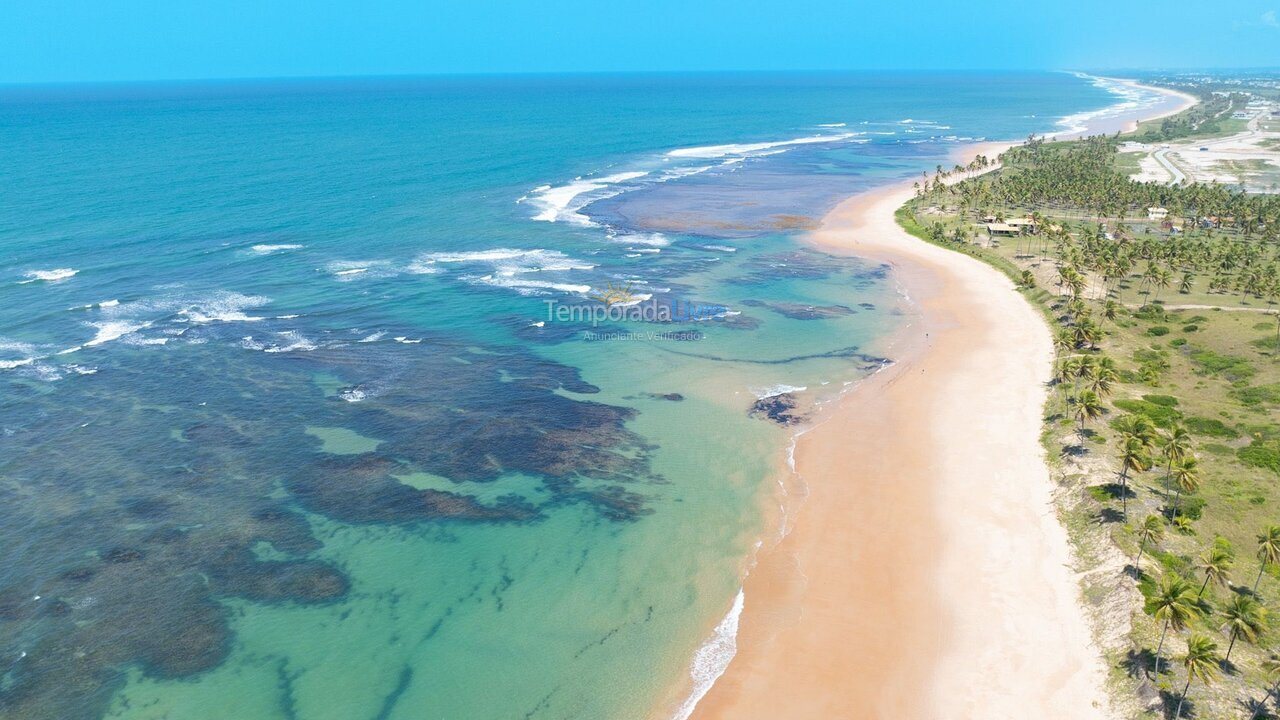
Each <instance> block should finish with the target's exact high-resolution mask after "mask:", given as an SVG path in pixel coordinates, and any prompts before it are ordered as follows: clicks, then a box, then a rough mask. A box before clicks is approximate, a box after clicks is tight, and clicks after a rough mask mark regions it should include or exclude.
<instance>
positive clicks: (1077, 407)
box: [1071, 390, 1103, 437]
mask: <svg viewBox="0 0 1280 720" xmlns="http://www.w3.org/2000/svg"><path fill="white" fill-rule="evenodd" d="M1071 405H1072V414H1074V415H1075V418H1076V420H1078V421H1080V436H1081V437H1083V436H1084V429H1085V422H1087V421H1089V420H1096V419H1098V418H1100V417H1102V410H1103V408H1102V400H1100V399H1099V398H1098V393H1096V392H1094V391H1092V390H1081V391H1080V392H1078V393H1076V394H1075V397H1073V398H1072V399H1071Z"/></svg>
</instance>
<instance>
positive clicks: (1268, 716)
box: [1237, 697, 1280, 720]
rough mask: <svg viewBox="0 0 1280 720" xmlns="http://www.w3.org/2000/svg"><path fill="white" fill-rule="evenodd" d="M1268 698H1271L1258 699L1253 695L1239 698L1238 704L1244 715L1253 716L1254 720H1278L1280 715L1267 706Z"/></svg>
mask: <svg viewBox="0 0 1280 720" xmlns="http://www.w3.org/2000/svg"><path fill="white" fill-rule="evenodd" d="M1267 699H1269V698H1264V699H1258V698H1252V697H1251V698H1245V699H1243V700H1238V701H1237V704H1239V705H1240V710H1241V712H1242V713H1244V715H1243V716H1244V717H1247V718H1252V719H1253V720H1277V718H1280V716H1277V715H1276V714H1275V713H1274V712H1272V711H1271V709H1270V708H1269V707H1267Z"/></svg>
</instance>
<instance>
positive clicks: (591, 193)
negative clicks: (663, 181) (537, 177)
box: [526, 170, 649, 225]
mask: <svg viewBox="0 0 1280 720" xmlns="http://www.w3.org/2000/svg"><path fill="white" fill-rule="evenodd" d="M648 174H649V173H648V171H645V170H632V171H629V172H621V173H615V174H613V175H606V176H604V177H597V178H582V177H578V178H574V180H573V182H571V183H566V184H564V185H556V186H553V185H542V186H539V187H538V188H536V189H534V191H533V194H532V195H531V196H526V197H527V202H529V203H530V204H532V205H534V206H535V207H537V208H539V212H538V214H536V215H534V216H533V219H534V220H542V221H544V222H560V221H566V222H571V223H575V224H578V225H590V224H591V220H590V219H588V218H587V216H586V215H583V214H581V213H579V212H578V211H579V210H581V209H582V208H584V207H586V206H587V205H588V204H589V203H591V202H594V201H596V200H602V199H604V198H606V197H612V196H614V195H617V194H618V193H620V192H623V190H622V189H621V188H619V187H618V186H619V185H621V184H622V183H627V182H630V181H632V180H638V179H640V178H642V177H644V176H646V175H648Z"/></svg>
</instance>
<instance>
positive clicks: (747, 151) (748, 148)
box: [667, 133, 856, 159]
mask: <svg viewBox="0 0 1280 720" xmlns="http://www.w3.org/2000/svg"><path fill="white" fill-rule="evenodd" d="M855 135H856V133H838V134H835V135H811V136H809V137H800V138H792V139H791V140H776V141H774V142H759V143H730V144H727V145H704V146H702V147H690V148H679V149H677V150H671V151H669V152H668V153H667V156H668V157H676V158H708V159H709V158H722V157H726V156H729V155H757V154H759V153H761V152H764V151H768V150H775V149H778V148H786V147H790V146H793V145H810V144H814V143H832V142H839V141H841V140H848V139H849V138H851V137H854V136H855Z"/></svg>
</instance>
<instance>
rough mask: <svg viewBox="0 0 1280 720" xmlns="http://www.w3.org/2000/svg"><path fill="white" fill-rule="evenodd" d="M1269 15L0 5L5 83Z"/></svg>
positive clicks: (990, 59) (1270, 15)
mask: <svg viewBox="0 0 1280 720" xmlns="http://www.w3.org/2000/svg"><path fill="white" fill-rule="evenodd" d="M1157 7H1158V8H1159V10H1158V11H1157V10H1155V8H1157ZM1277 11H1280V0H1256V1H1255V0H1231V1H1229V2H1227V3H1212V4H1206V3H1204V2H1203V1H1202V0H1194V1H1193V0H1160V2H1149V1H1148V2H1124V1H1123V0H1110V1H1103V0H1077V1H1074V2H1073V1H1072V0H1048V2H1044V1H1042V0H1018V1H1016V2H1015V1H1013V0H967V1H960V2H957V1H955V0H951V1H948V2H938V1H934V0H927V1H921V0H916V1H914V2H893V1H884V0H879V1H876V2H861V1H854V0H789V1H786V2H783V1H781V0H756V1H754V2H753V1H752V0H540V1H538V2H533V1H529V0H508V1H507V2H495V1H493V0H453V1H451V2H444V1H443V0H419V1H417V2H412V1H410V0H366V1H365V2H355V1H352V0H347V1H343V2H338V1H336V0H0V82H5V83H15V82H60V81H92V80H157V79H180V78H233V77H286V76H317V75H318V76H335V75H389V74H419V73H468V72H566V71H593V72H594V71H604V72H609V71H643V70H658V71H680V70H693V71H697V70H798V69H855V68H867V69H878V68H928V69H950V68H981V69H1012V68H1026V69H1033V68H1048V69H1064V68H1073V69H1115V68H1167V67H1258V66H1277V65H1280V19H1277Z"/></svg>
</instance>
